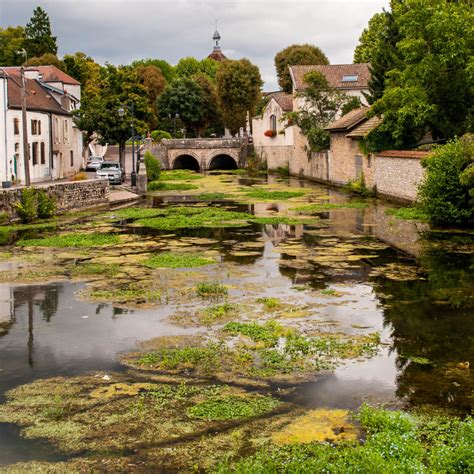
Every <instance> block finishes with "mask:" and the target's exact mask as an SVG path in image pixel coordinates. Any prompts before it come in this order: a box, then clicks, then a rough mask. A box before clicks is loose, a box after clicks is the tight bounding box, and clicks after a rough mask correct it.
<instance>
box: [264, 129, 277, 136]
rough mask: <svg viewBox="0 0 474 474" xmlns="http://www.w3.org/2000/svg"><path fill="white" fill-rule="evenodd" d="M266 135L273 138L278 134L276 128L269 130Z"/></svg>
mask: <svg viewBox="0 0 474 474" xmlns="http://www.w3.org/2000/svg"><path fill="white" fill-rule="evenodd" d="M264 135H265V136H266V137H270V138H273V137H274V136H276V131H275V130H267V131H266V132H265V133H264Z"/></svg>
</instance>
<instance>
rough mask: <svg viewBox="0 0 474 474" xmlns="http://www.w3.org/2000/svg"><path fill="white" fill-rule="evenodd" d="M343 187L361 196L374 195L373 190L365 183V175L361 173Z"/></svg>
mask: <svg viewBox="0 0 474 474" xmlns="http://www.w3.org/2000/svg"><path fill="white" fill-rule="evenodd" d="M344 189H345V190H346V191H349V192H351V193H355V194H358V195H359V196H362V197H371V196H374V195H375V191H374V190H373V189H370V188H368V187H367V186H366V185H365V177H364V174H363V173H362V174H361V176H360V178H359V179H356V180H355V181H349V182H348V183H347V184H346V185H345V186H344Z"/></svg>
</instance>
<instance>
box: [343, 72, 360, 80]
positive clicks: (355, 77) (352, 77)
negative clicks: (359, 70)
mask: <svg viewBox="0 0 474 474" xmlns="http://www.w3.org/2000/svg"><path fill="white" fill-rule="evenodd" d="M358 80H359V75H358V74H344V76H342V82H357V81H358Z"/></svg>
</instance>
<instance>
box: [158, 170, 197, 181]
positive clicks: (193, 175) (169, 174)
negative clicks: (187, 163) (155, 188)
mask: <svg viewBox="0 0 474 474" xmlns="http://www.w3.org/2000/svg"><path fill="white" fill-rule="evenodd" d="M203 178H204V176H203V175H201V174H199V173H197V172H195V171H191V170H170V171H162V172H161V174H160V181H186V180H189V179H192V180H194V179H203Z"/></svg>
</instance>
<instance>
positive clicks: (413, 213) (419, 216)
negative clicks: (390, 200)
mask: <svg viewBox="0 0 474 474" xmlns="http://www.w3.org/2000/svg"><path fill="white" fill-rule="evenodd" d="M385 212H386V213H387V214H388V215H390V216H394V217H396V218H397V219H404V220H408V221H422V222H428V221H429V217H428V216H427V215H426V214H425V213H424V212H423V211H422V210H421V209H420V208H418V207H399V208H391V209H387V210H386V211H385Z"/></svg>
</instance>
